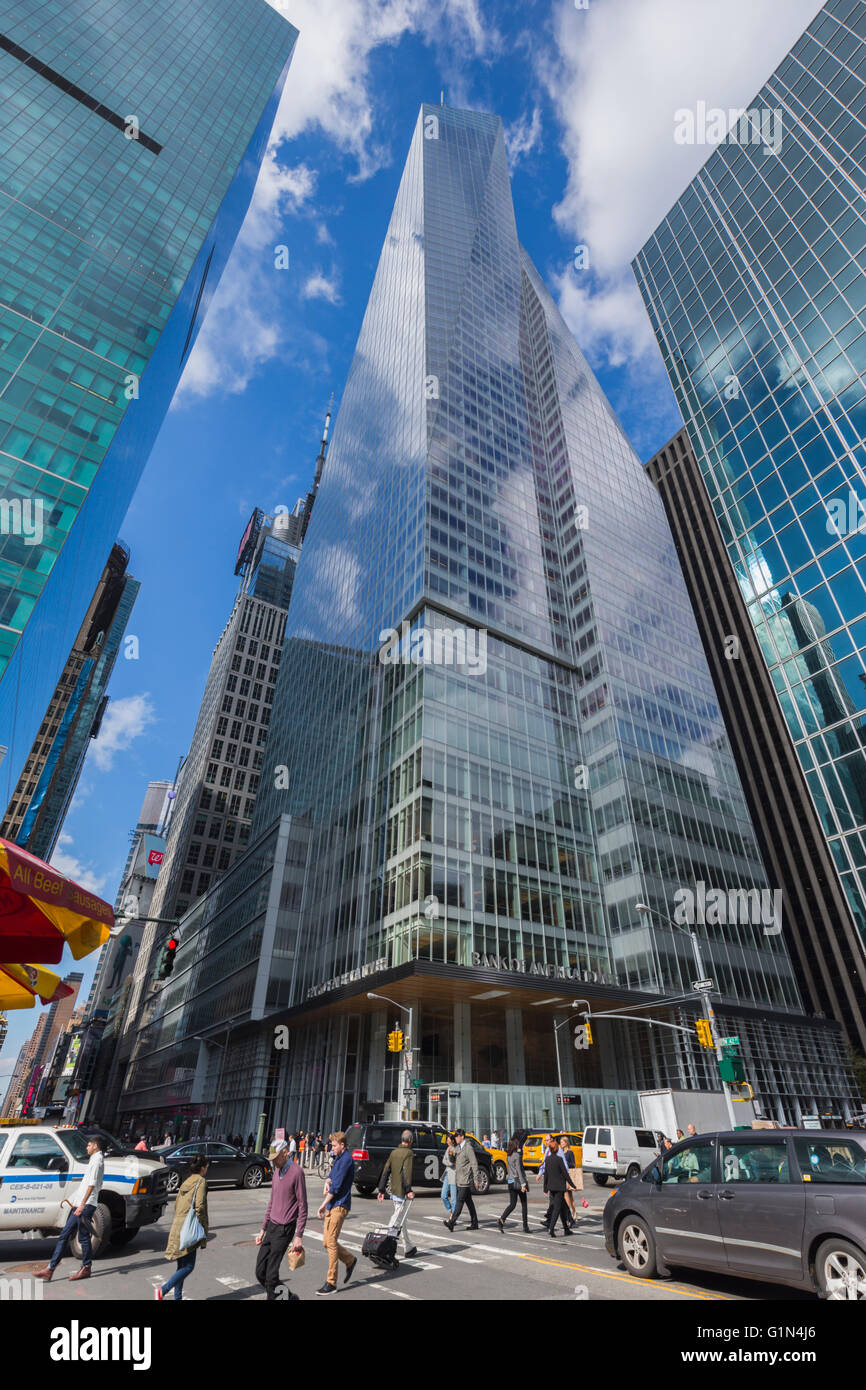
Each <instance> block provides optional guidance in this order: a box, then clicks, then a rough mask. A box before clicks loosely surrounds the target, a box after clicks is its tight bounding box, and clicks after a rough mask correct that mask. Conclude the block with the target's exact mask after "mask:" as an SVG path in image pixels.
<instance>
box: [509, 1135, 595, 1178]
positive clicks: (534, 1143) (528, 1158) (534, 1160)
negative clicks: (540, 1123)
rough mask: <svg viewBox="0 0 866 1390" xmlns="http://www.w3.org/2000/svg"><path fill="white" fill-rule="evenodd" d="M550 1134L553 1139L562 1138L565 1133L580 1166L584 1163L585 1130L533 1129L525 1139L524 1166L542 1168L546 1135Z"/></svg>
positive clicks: (575, 1159)
mask: <svg viewBox="0 0 866 1390" xmlns="http://www.w3.org/2000/svg"><path fill="white" fill-rule="evenodd" d="M546 1133H547V1134H550V1136H551V1137H552V1138H553V1139H561V1138H562V1136H563V1135H565V1137H566V1139H567V1140H568V1147H569V1148H570V1149H571V1152H572V1153H573V1154H574V1161H575V1163H576V1164H577V1166H578V1168H579V1167H580V1166H581V1164H582V1163H583V1147H582V1146H583V1130H582V1129H550V1130H533V1131H532V1132H531V1133H530V1134H527V1136H526V1138H525V1139H524V1141H523V1166H524V1168H527V1169H529V1168H540V1167H541V1163H542V1160H543V1158H544V1135H545V1134H546Z"/></svg>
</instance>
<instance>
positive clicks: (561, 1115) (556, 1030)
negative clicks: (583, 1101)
mask: <svg viewBox="0 0 866 1390" xmlns="http://www.w3.org/2000/svg"><path fill="white" fill-rule="evenodd" d="M585 1002H586V1001H585V1000H580V999H575V1001H574V1003H573V1004H572V1006H571V1007H572V1008H573V1009H576V1008H577V1007H578V1005H579V1004H581V1003H585ZM570 1022H571V1019H569V1018H564V1019H562V1021H561V1022H560V1023H554V1025H553V1041H554V1043H555V1044H556V1075H557V1079H558V1081H559V1118H560V1121H561V1123H562V1129H563V1132H565V1100H564V1099H563V1095H562V1066H561V1064H560V1060H559V1030H560V1028H564V1027H565V1025H566V1024H567V1023H570Z"/></svg>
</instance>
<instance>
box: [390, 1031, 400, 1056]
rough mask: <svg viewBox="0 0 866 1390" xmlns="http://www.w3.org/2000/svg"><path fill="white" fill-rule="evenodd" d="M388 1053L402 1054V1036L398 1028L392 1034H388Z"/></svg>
mask: <svg viewBox="0 0 866 1390" xmlns="http://www.w3.org/2000/svg"><path fill="white" fill-rule="evenodd" d="M388 1051H389V1052H402V1051H403V1034H402V1033H401V1031H400V1029H399V1028H395V1029H394V1031H393V1033H389V1034H388Z"/></svg>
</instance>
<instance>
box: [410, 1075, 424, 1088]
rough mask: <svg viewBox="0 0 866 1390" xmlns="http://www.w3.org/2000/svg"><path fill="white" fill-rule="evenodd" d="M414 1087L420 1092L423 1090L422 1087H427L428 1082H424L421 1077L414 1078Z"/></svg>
mask: <svg viewBox="0 0 866 1390" xmlns="http://www.w3.org/2000/svg"><path fill="white" fill-rule="evenodd" d="M412 1085H413V1087H414V1089H415V1090H416V1091H420V1089H421V1087H422V1086H426V1085H427V1082H426V1081H422V1080H421V1078H420V1076H414V1077H413V1078H412Z"/></svg>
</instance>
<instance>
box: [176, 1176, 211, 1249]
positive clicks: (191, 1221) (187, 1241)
mask: <svg viewBox="0 0 866 1390" xmlns="http://www.w3.org/2000/svg"><path fill="white" fill-rule="evenodd" d="M203 1182H204V1178H201V1179H199V1182H198V1183H197V1184H196V1188H195V1191H194V1192H193V1194H192V1201H191V1202H190V1204H189V1211H188V1212H187V1214H186V1218H185V1220H184V1223H183V1225H182V1226H181V1228H180V1245H179V1246H178V1249H180V1250H190V1249H191V1248H192V1246H194V1245H198V1244H199V1243H200V1242H201V1241H203V1240H207V1231H206V1230H205V1228H204V1226H203V1225H202V1224H201V1222H200V1221H199V1219H198V1215H197V1213H196V1209H195V1199H196V1196H197V1194H198V1190H199V1188H200V1187H201V1185H202V1183H203Z"/></svg>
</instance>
